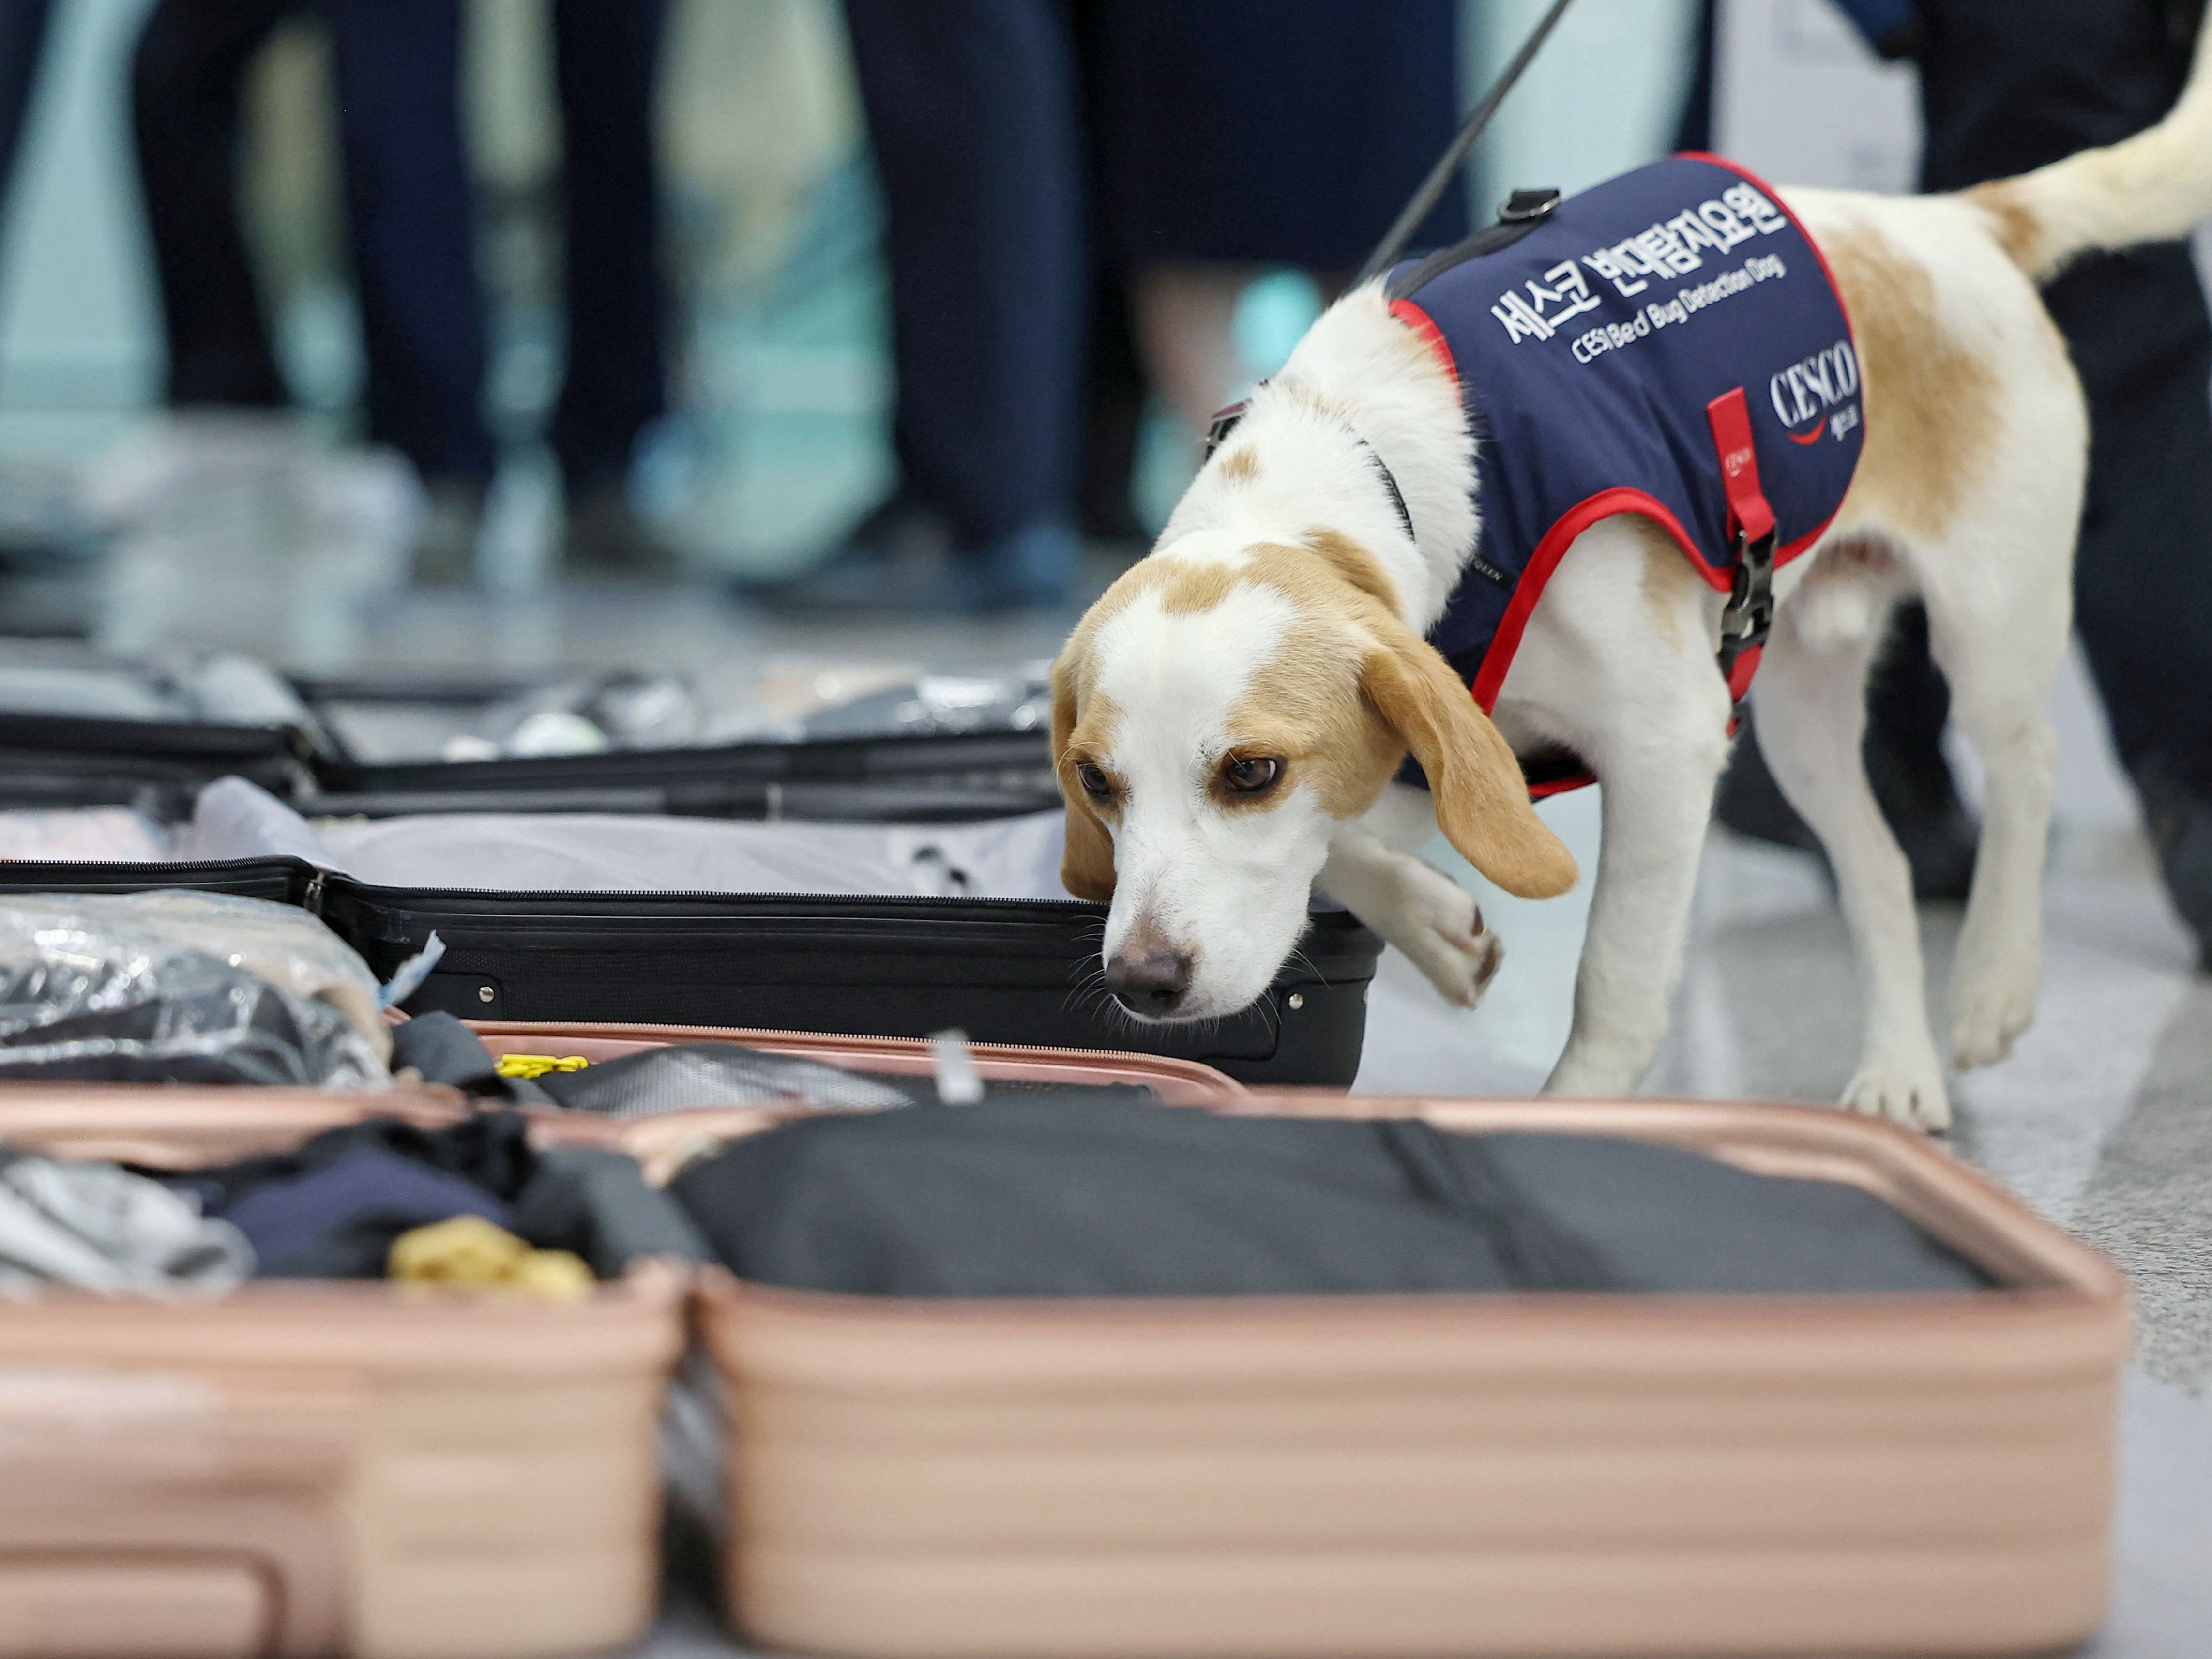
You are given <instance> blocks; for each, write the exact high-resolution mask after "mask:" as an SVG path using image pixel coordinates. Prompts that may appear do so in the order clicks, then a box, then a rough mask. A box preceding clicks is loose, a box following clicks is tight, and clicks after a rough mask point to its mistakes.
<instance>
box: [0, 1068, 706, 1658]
mask: <svg viewBox="0 0 2212 1659" xmlns="http://www.w3.org/2000/svg"><path fill="white" fill-rule="evenodd" d="M464 1110H465V1108H464V1106H463V1104H462V1103H461V1101H460V1100H459V1097H457V1096H453V1095H452V1094H451V1092H450V1091H423V1092H417V1093H409V1092H407V1091H394V1092H392V1093H386V1094H375V1095H351V1096H343V1095H336V1094H331V1093H326V1092H319V1091H289V1090H269V1089H237V1088H191V1087H167V1088H150V1087H129V1086H118V1087H102V1086H99V1085H78V1086H75V1087H70V1088H56V1089H46V1088H40V1087H36V1086H26V1085H17V1086H11V1087H9V1088H7V1089H5V1090H0V1139H4V1140H5V1141H6V1143H7V1144H8V1145H9V1146H10V1147H12V1148H15V1149H17V1150H21V1151H25V1152H40V1153H45V1154H49V1155H53V1156H59V1157H64V1158H112V1159H118V1160H124V1161H128V1162H132V1163H137V1164H151V1165H154V1166H155V1167H168V1168H187V1167H193V1166H197V1165H205V1164H214V1163H221V1162H224V1161H228V1160H229V1159H232V1158H238V1157H242V1156H246V1155H249V1154H252V1153H257V1152H274V1151H280V1150H284V1149H286V1148H289V1146H295V1145H296V1144H298V1143H299V1142H300V1141H301V1140H302V1139H306V1138H307V1136H308V1135H310V1134H313V1133H317V1132H319V1131H320V1130H323V1129H326V1128H331V1127H336V1126H337V1125H340V1124H343V1123H346V1122H351V1121H358V1120H359V1119H361V1118H362V1117H366V1116H369V1115H401V1116H404V1117H406V1118H409V1119H410V1120H411V1121H417V1122H419V1123H421V1124H422V1125H423V1126H424V1127H437V1126H438V1125H440V1124H441V1123H443V1122H450V1121H454V1120H456V1119H458V1118H459V1115H461V1114H462V1112H463V1111H464ZM685 1279H686V1275H685V1274H684V1273H681V1272H679V1271H678V1270H677V1269H676V1268H675V1267H671V1266H670V1265H668V1264H665V1263H662V1262H658V1261H647V1262H641V1263H640V1264H638V1265H637V1266H635V1267H633V1269H632V1270H631V1272H630V1273H629V1275H628V1276H627V1277H626V1278H625V1279H623V1280H621V1281H620V1282H617V1283H614V1284H610V1285H602V1286H601V1287H600V1288H599V1291H597V1292H596V1293H595V1294H594V1295H593V1296H592V1297H591V1298H590V1299H589V1300H586V1301H584V1302H580V1303H565V1304H553V1303H544V1302H532V1301H523V1300H515V1299H509V1298H505V1297H480V1296H453V1295H446V1296H434V1297H419V1296H410V1295H407V1294H406V1293H405V1292H404V1291H402V1290H400V1289H398V1288H396V1287H393V1286H390V1285H382V1284H374V1283H357V1282H348V1283H311V1282H305V1281H300V1280H274V1281H264V1282H258V1283H253V1284H249V1285H245V1286H242V1287H241V1288H240V1289H239V1290H237V1291H234V1292H232V1293H231V1294H230V1295H228V1296H227V1297H222V1299H220V1300H197V1299H181V1298H180V1299H176V1300H153V1299H142V1298H132V1299H108V1298H103V1297H95V1296H92V1295H88V1294H84V1293H79V1292H70V1291H48V1292H46V1293H44V1294H41V1295H40V1296H38V1297H33V1298H30V1299H21V1300H9V1301H6V1302H0V1652H5V1653H8V1654H11V1655H23V1656H26V1659H31V1656H51V1655H57V1654H83V1655H92V1654H100V1655H106V1656H133V1655H145V1656H149V1659H154V1656H160V1659H182V1656H192V1659H198V1656H210V1659H215V1656H224V1659H228V1656H240V1659H246V1656H263V1655H265V1656H272V1659H273V1656H308V1655H328V1654H347V1655H351V1656H356V1659H371V1656H374V1659H507V1656H512V1659H538V1656H542V1655H544V1654H549V1653H568V1652H578V1651H585V1650H592V1649H603V1648H607V1647H612V1646H616V1645H618V1644H623V1643H626V1642H629V1641H632V1640H635V1638H637V1637H638V1636H639V1635H641V1633H642V1632H644V1630H645V1629H646V1627H647V1625H648V1624H649V1622H650V1621H651V1619H652V1617H653V1609H654V1607H655V1606H656V1603H657V1598H658V1595H659V1514H660V1508H659V1504H660V1464H659V1412H660V1403H661V1399H662V1395H663V1394H664V1393H665V1389H666V1385H667V1383H668V1379H669V1376H670V1375H671V1371H672V1370H673V1369H674V1366H675V1364H676V1361H677V1358H678V1354H679V1352H681V1349H682V1347H683V1343H684V1290H685Z"/></svg>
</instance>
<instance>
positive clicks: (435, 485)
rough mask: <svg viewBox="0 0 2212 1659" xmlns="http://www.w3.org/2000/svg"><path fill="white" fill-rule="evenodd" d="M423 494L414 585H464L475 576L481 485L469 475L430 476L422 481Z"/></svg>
mask: <svg viewBox="0 0 2212 1659" xmlns="http://www.w3.org/2000/svg"><path fill="white" fill-rule="evenodd" d="M423 497H424V499H423V503H422V518H421V519H420V520H419V521H418V523H417V526H416V532H415V546H414V549H413V551H412V552H411V553H410V556H409V574H410V580H412V581H413V582H414V584H415V586H417V587H466V586H469V585H470V584H471V583H472V582H474V581H475V580H476V579H477V538H478V537H479V535H480V534H481V533H482V532H483V511H484V486H483V484H482V483H479V482H477V480H475V479H472V478H433V479H430V480H428V481H427V482H426V483H425V484H424V487H423Z"/></svg>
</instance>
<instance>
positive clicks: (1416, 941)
mask: <svg viewBox="0 0 2212 1659" xmlns="http://www.w3.org/2000/svg"><path fill="white" fill-rule="evenodd" d="M1395 873H1396V880H1395V882H1394V883H1393V887H1394V889H1395V890H1394V891H1393V893H1392V894H1391V898H1390V909H1391V911H1392V913H1393V914H1392V915H1391V916H1390V918H1389V925H1388V926H1384V927H1378V928H1377V929H1376V931H1377V932H1379V933H1382V935H1383V938H1385V939H1389V941H1390V943H1391V944H1393V945H1396V946H1397V947H1398V948H1399V949H1400V950H1401V951H1404V952H1405V953H1406V955H1407V957H1410V958H1411V959H1412V961H1413V965H1414V966H1415V967H1416V968H1419V969H1420V970H1421V972H1422V973H1423V974H1424V975H1425V976H1426V977H1427V979H1428V981H1429V983H1430V984H1431V985H1433V986H1435V987H1437V994H1438V995H1440V996H1441V997H1443V1000H1445V1001H1447V1002H1449V1003H1455V1004H1456V1005H1457V1006H1460V1007H1462V1008H1472V1007H1474V1005H1475V1004H1476V1003H1477V1002H1479V1001H1480V1000H1481V999H1482V994H1483V992H1484V991H1485V990H1486V989H1487V988H1488V987H1489V985H1490V981H1492V979H1493V978H1495V977H1496V976H1497V974H1498V964H1499V963H1502V962H1504V960H1505V947H1504V945H1502V944H1500V943H1499V942H1498V935H1497V934H1495V933H1492V932H1491V931H1490V930H1489V929H1488V928H1487V927H1484V926H1483V923H1482V910H1481V908H1480V906H1478V905H1477V904H1476V903H1475V902H1474V895H1473V894H1472V893H1469V892H1468V890H1466V889H1465V888H1463V887H1462V886H1461V885H1460V884H1458V883H1457V882H1455V881H1453V880H1452V879H1451V878H1449V877H1447V876H1443V875H1440V874H1438V873H1437V872H1436V871H1434V870H1432V869H1431V868H1430V867H1429V866H1427V865H1425V864H1424V863H1422V862H1421V861H1420V860H1418V859H1412V858H1409V859H1407V860H1405V861H1404V864H1403V866H1401V868H1400V869H1399V870H1398V871H1397V872H1395Z"/></svg>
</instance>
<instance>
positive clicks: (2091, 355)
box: [1921, 0, 2212, 789]
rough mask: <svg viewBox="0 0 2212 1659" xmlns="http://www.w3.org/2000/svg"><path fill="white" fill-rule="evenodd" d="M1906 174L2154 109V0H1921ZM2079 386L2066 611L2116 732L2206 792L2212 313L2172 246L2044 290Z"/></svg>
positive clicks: (2211, 623) (2113, 258)
mask: <svg viewBox="0 0 2212 1659" xmlns="http://www.w3.org/2000/svg"><path fill="white" fill-rule="evenodd" d="M1923 12H1924V14H1925V15H1926V19H1927V23H1928V46H1927V51H1926V54H1925V56H1924V57H1923V60H1922V64H1921V88H1922V101H1923V108H1924V111H1925V114H1926V117H1927V125H1928V143H1927V149H1926V152H1925V156H1924V159H1923V164H1922V182H1923V185H1924V186H1925V187H1926V188H1928V189H1929V190H1957V189H1960V188H1963V187H1965V186H1966V185H1972V184H1977V183H1979V182H1981V181H1982V180H1984V179H1994V178H2002V177H2005V176H2007V175H2008V174H2011V173H2022V172H2026V171H2027V170H2028V169H2030V168H2032V167H2040V166H2042V165H2044V164H2045V163H2046V162H2049V161H2056V160H2057V159H2059V158H2060V157H2061V156H2063V155H2071V154H2072V153H2073V152H2075V150H2078V149H2086V148H2087V147H2089V146H2091V145H2096V144H2108V143H2114V142H2116V141H2118V139H2121V138H2124V137H2128V136H2129V135H2130V134H2131V133H2135V132H2139V131H2142V129H2143V128H2145V127H2148V126H2149V125H2152V124H2153V123H2154V121H2156V120H2157V119H2158V118H2160V117H2161V116H2163V115H2164V114H2165V113H2166V111H2167V110H2168V109H2169V108H2171V107H2172V104H2173V101H2174V99H2175V98H2176V97H2177V96H2178V95H2179V92H2180V89H2181V84H2182V81H2183V79H2184V77H2185V74H2186V71H2187V68H2188V62H2189V58H2188V50H2187V43H2186V41H2185V39H2184V38H2182V35H2181V33H2180V32H2179V30H2178V29H2177V27H2176V19H2177V17H2178V15H2179V9H2178V8H2176V7H2173V6H2172V5H2169V4H2167V3H2166V0H1923ZM2044 298H2045V303H2046V305H2048V307H2050V310H2051V317H2052V318H2053V319H2054V320H2056V321H2057V325H2058V326H2059V329H2060V331H2062V332H2063V333H2064V335H2065V336H2066V341H2067V344H2068V345H2069V347H2070V348H2071V349H2072V351H2073V355H2074V363H2075V368H2077V369H2079V370H2080V371H2081V380H2082V384H2083V386H2084V387H2085V388H2086V390H2087V392H2088V397H2089V416H2090V441H2089V480H2088V495H2087V501H2086V502H2085V504H2084V506H2083V510H2082V515H2081V543H2080V545H2079V549H2078V550H2077V552H2076V554H2075V567H2074V603H2075V626H2076V627H2077V629H2079V631H2080V634H2081V644H2082V649H2083V651H2084V653H2085V654H2086V655H2087V658H2088V659H2089V668H2090V671H2091V672H2092V673H2093V675H2094V676H2095V678H2096V681H2097V689H2098V691H2099V692H2100V695H2101V696H2102V697H2103V700H2104V703H2105V708H2106V718H2107V719H2108V720H2109V721H2110V722H2111V726H2112V738H2113V742H2114V745H2115V746H2116V747H2117V748H2118V750H2119V754H2120V758H2121V759H2122V760H2123V761H2124V762H2125V763H2127V764H2128V765H2129V766H2130V767H2131V768H2139V767H2141V766H2142V764H2143V763H2145V762H2147V761H2148V760H2150V759H2152V758H2154V757H2161V758H2163V759H2165V760H2166V761H2167V762H2169V763H2172V764H2173V765H2175V766H2176V767H2178V768H2179V769H2181V770H2182V771H2183V772H2184V773H2185V775H2189V776H2191V778H2192V779H2193V781H2195V782H2196V784H2197V787H2200V788H2205V789H2212V403H2208V387H2209V386H2212V319H2208V318H2207V315H2206V312H2205V302H2204V294H2203V289H2202V287H2201V286H2200V285H2199V283H2198V282H2197V274H2196V271H2195V270H2194V269H2193V268H2192V266H2191V261H2190V258H2189V254H2188V251H2187V249H2185V247H2183V246H2180V245H2179V244H2175V243H2169V244H2166V245H2163V246H2152V247H2144V248H2136V249H2133V250H2130V251H2129V252H2124V253H2117V254H2106V255H2099V256H2095V257H2093V258H2087V259H2085V260H2083V261H2082V262H2081V264H2078V265H2076V266H2075V267H2074V268H2073V269H2071V270H2069V271H2068V272H2066V274H2064V275H2063V276H2061V277H2059V279H2058V280H2057V282H2055V283H2052V284H2051V286H2050V288H2049V289H2046V290H2045V295H2044Z"/></svg>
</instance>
